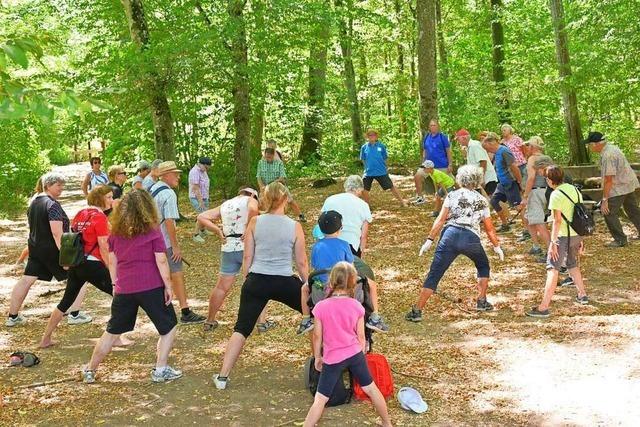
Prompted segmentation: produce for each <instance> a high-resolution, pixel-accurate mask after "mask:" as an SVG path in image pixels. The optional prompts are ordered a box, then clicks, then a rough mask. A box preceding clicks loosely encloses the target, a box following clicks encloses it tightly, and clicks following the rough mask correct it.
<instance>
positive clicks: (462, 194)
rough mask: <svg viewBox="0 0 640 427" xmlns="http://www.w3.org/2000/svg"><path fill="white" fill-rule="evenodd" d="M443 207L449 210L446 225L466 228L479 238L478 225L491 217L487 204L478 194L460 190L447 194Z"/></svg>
mask: <svg viewBox="0 0 640 427" xmlns="http://www.w3.org/2000/svg"><path fill="white" fill-rule="evenodd" d="M443 206H444V207H445V208H448V209H449V216H448V217H447V223H446V225H453V226H455V227H460V228H466V229H467V230H471V231H473V232H474V233H475V234H477V235H478V237H480V223H481V222H482V221H483V220H484V219H485V218H489V217H490V216H491V213H490V212H489V202H487V199H485V198H484V197H483V196H482V195H481V194H480V193H478V192H477V191H474V190H469V189H467V188H460V189H458V190H455V191H452V192H450V193H449V194H447V197H446V198H445V199H444V204H443Z"/></svg>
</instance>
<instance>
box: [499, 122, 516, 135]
mask: <svg viewBox="0 0 640 427" xmlns="http://www.w3.org/2000/svg"><path fill="white" fill-rule="evenodd" d="M505 129H508V130H509V133H513V127H512V126H511V125H510V124H509V123H503V124H502V126H500V130H505Z"/></svg>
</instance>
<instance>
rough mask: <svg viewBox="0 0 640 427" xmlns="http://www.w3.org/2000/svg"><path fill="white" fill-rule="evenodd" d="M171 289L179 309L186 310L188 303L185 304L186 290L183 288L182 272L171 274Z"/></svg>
mask: <svg viewBox="0 0 640 427" xmlns="http://www.w3.org/2000/svg"><path fill="white" fill-rule="evenodd" d="M171 287H172V288H173V294H174V295H175V297H176V298H177V300H178V302H179V303H180V308H181V309H182V308H188V307H189V303H188V302H187V289H186V288H185V286H184V272H182V271H179V272H177V273H171Z"/></svg>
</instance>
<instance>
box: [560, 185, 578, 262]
mask: <svg viewBox="0 0 640 427" xmlns="http://www.w3.org/2000/svg"><path fill="white" fill-rule="evenodd" d="M573 188H575V187H573ZM558 191H559V192H561V193H562V194H563V195H564V197H566V198H567V199H569V201H570V202H571V203H573V208H574V209H575V206H576V204H578V203H580V194H578V201H577V202H574V201H573V199H571V197H569V195H568V194H567V193H565V192H564V191H562V190H560V189H559V188H558ZM578 191H579V190H578V189H577V188H576V192H578ZM560 215H562V218H563V219H564V222H566V223H567V256H569V248H570V247H571V226H570V225H569V224H570V221H569V220H568V219H567V217H566V216H564V214H563V213H562V212H560Z"/></svg>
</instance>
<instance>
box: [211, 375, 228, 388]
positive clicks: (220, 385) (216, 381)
mask: <svg viewBox="0 0 640 427" xmlns="http://www.w3.org/2000/svg"><path fill="white" fill-rule="evenodd" d="M219 376H220V375H219V374H216V375H214V376H213V383H214V384H215V385H216V388H217V389H218V390H224V389H225V388H227V384H228V383H229V377H227V378H226V379H224V380H219V379H218V377H219Z"/></svg>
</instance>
